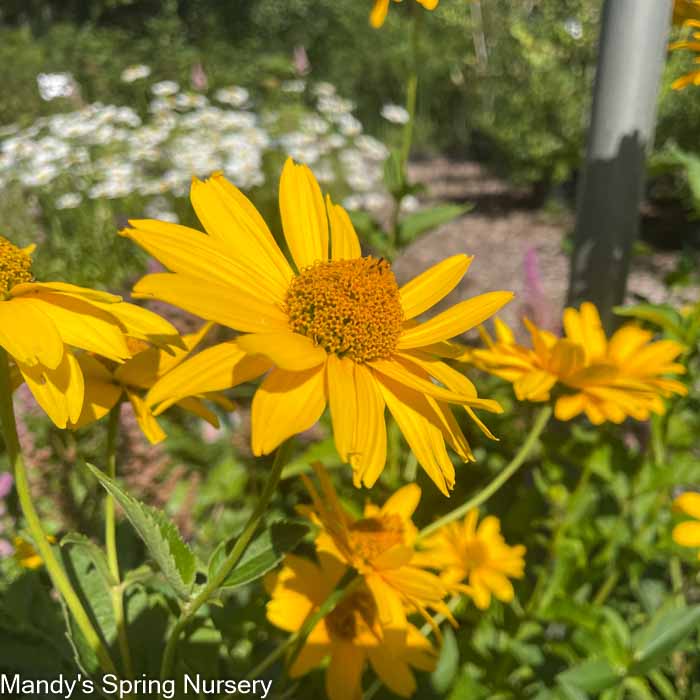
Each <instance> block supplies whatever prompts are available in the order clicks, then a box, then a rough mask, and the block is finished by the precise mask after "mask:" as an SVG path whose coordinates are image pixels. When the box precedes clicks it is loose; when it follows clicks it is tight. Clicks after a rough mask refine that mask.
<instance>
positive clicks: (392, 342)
mask: <svg viewBox="0 0 700 700" xmlns="http://www.w3.org/2000/svg"><path fill="white" fill-rule="evenodd" d="M287 314H288V316H289V325H290V327H291V329H292V330H293V331H294V332H295V333H300V334H301V335H305V336H307V337H309V338H311V339H312V340H313V341H314V343H316V345H320V346H321V347H322V348H324V349H325V350H326V352H329V353H335V354H336V355H340V356H347V357H349V358H350V359H352V360H354V361H355V362H368V361H371V360H376V359H379V358H382V357H389V356H390V355H391V354H392V352H393V351H394V349H395V347H396V343H397V342H398V339H399V336H400V334H401V325H402V323H403V310H402V308H401V299H400V296H399V287H398V285H397V284H396V278H395V277H394V273H393V272H392V271H391V266H390V265H389V263H388V262H387V261H386V260H384V259H383V258H379V259H377V258H373V257H372V256H367V257H366V258H356V259H354V260H333V261H331V262H319V263H316V264H315V265H312V266H311V267H307V268H306V269H304V270H302V271H301V274H300V275H298V276H297V277H295V278H294V280H293V281H292V284H291V285H290V287H289V290H288V291H287Z"/></svg>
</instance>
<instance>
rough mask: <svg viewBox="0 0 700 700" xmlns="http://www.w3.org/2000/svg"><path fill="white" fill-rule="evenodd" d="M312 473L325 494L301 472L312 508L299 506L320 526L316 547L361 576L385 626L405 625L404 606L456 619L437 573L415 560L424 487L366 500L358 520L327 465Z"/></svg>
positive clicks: (411, 486)
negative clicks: (418, 512)
mask: <svg viewBox="0 0 700 700" xmlns="http://www.w3.org/2000/svg"><path fill="white" fill-rule="evenodd" d="M314 471H315V472H316V475H317V477H318V479H319V482H320V485H321V493H320V494H319V493H318V491H317V490H316V488H315V487H314V486H313V484H312V483H311V481H310V480H309V479H308V478H307V477H306V476H305V475H302V479H303V480H304V484H305V485H306V488H307V490H308V491H309V494H310V495H311V500H312V505H313V507H312V508H303V507H302V508H300V510H301V512H302V513H304V514H305V515H307V517H309V519H310V520H311V521H312V522H314V523H315V524H316V525H317V526H319V527H320V528H321V532H320V533H319V534H318V536H317V538H316V549H317V551H318V552H319V553H325V554H329V555H331V556H332V557H335V558H336V559H338V560H339V561H342V562H343V563H344V564H347V565H348V566H351V567H352V568H354V569H355V570H356V571H357V572H358V573H359V574H360V575H361V576H362V577H363V579H364V582H365V584H366V586H367V588H368V589H369V590H370V591H371V592H372V595H373V596H374V599H375V601H376V605H377V609H378V611H379V617H380V620H381V623H382V626H384V627H387V628H391V629H404V628H405V627H406V625H407V624H408V623H407V621H406V610H408V611H409V612H410V611H416V612H419V613H420V614H421V615H423V617H424V618H425V619H426V620H431V618H430V615H429V614H428V610H429V609H432V610H435V611H438V612H441V613H443V614H444V615H445V616H446V617H448V618H450V619H452V615H451V614H450V612H449V609H448V608H447V606H446V605H445V604H444V602H443V599H444V598H445V596H446V595H447V589H446V588H445V586H444V585H443V584H442V583H441V582H440V579H439V578H438V577H437V576H436V575H435V574H433V573H431V572H429V571H426V570H425V569H423V568H421V567H420V566H416V565H415V564H414V561H413V559H414V557H415V555H416V552H415V550H414V548H413V544H414V541H415V539H416V528H415V526H414V525H413V522H412V521H411V516H412V515H413V512H414V511H415V509H416V507H417V506H418V502H419V500H420V495H421V491H420V488H419V487H418V486H417V485H416V484H408V485H407V486H404V487H403V488H401V489H399V490H398V491H397V492H396V493H395V494H393V495H392V496H391V497H390V498H389V499H388V500H387V501H386V503H385V504H384V505H383V506H382V507H381V508H378V507H377V506H375V505H373V504H368V505H367V506H366V507H365V511H364V513H363V517H361V518H356V517H354V516H353V515H351V514H350V513H348V511H347V510H346V509H345V508H343V506H342V504H341V503H340V500H339V499H338V495H337V493H336V492H335V489H334V488H333V484H332V483H331V480H330V479H329V477H328V474H327V473H326V471H325V470H324V469H323V467H322V466H321V465H320V464H315V465H314Z"/></svg>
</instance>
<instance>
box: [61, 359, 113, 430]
mask: <svg viewBox="0 0 700 700" xmlns="http://www.w3.org/2000/svg"><path fill="white" fill-rule="evenodd" d="M77 359H78V364H79V365H80V369H81V370H82V373H83V378H84V381H85V398H84V400H83V408H82V411H81V412H80V417H79V418H78V420H77V421H75V422H74V423H71V424H70V426H69V427H70V428H71V429H73V430H77V429H78V428H82V427H84V426H86V425H90V423H94V422H95V421H98V420H100V419H102V418H104V417H105V416H106V415H107V414H108V413H109V412H110V411H111V410H112V408H114V406H116V404H117V402H118V401H119V398H120V397H121V395H122V391H123V389H122V387H121V386H119V385H118V384H116V383H115V382H114V380H113V379H112V375H111V374H110V372H109V370H108V369H107V368H106V367H105V366H104V365H103V364H102V363H101V362H100V361H99V360H96V359H95V358H94V357H92V355H88V354H87V353H81V354H80V355H79V356H78V358H77Z"/></svg>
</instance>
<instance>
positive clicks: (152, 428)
mask: <svg viewBox="0 0 700 700" xmlns="http://www.w3.org/2000/svg"><path fill="white" fill-rule="evenodd" d="M126 395H127V396H128V397H129V402H130V403H131V406H132V408H133V409H134V416H136V421H137V422H138V424H139V427H140V428H141V431H142V432H143V434H144V435H145V436H146V438H147V439H148V441H149V442H150V443H151V445H157V444H158V443H159V442H163V440H165V438H166V437H167V435H166V434H165V431H164V430H163V428H161V427H160V425H159V424H158V421H157V420H156V419H155V416H154V415H153V413H152V412H151V409H150V408H149V407H148V406H147V405H146V402H145V401H144V400H143V399H142V398H141V397H140V396H139V395H138V394H137V393H136V392H133V391H129V389H127V390H126Z"/></svg>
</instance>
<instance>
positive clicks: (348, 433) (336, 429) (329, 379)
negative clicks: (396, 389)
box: [326, 355, 364, 462]
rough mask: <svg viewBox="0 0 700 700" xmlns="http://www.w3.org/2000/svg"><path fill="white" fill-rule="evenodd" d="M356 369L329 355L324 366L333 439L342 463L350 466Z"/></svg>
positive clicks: (354, 418)
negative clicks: (348, 463)
mask: <svg viewBox="0 0 700 700" xmlns="http://www.w3.org/2000/svg"><path fill="white" fill-rule="evenodd" d="M355 366H356V364H355V363H354V362H353V361H352V360H350V359H349V358H347V357H344V358H341V357H338V356H336V355H328V361H327V362H326V392H327V394H328V406H329V408H330V411H331V420H332V422H333V439H334V440H335V447H336V450H338V454H339V455H340V458H341V459H342V460H343V462H349V461H350V458H349V455H350V453H352V452H355V450H356V448H355V431H356V430H357V418H358V401H357V391H356V388H355ZM362 408H363V409H364V407H362Z"/></svg>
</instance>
